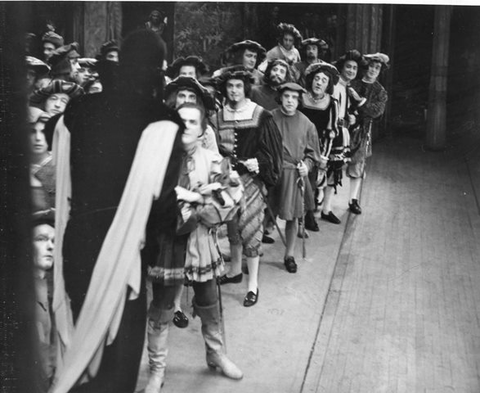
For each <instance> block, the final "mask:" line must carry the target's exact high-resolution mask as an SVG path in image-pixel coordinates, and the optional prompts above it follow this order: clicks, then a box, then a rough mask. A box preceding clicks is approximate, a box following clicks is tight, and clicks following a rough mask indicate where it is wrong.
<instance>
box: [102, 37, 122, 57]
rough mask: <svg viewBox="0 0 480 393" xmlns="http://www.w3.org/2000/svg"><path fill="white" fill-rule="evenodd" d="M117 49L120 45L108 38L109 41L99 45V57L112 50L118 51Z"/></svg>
mask: <svg viewBox="0 0 480 393" xmlns="http://www.w3.org/2000/svg"><path fill="white" fill-rule="evenodd" d="M119 50H120V47H119V45H118V42H117V41H115V40H110V41H107V42H104V43H103V44H102V46H101V47H100V57H105V56H106V55H107V53H109V52H113V51H119Z"/></svg>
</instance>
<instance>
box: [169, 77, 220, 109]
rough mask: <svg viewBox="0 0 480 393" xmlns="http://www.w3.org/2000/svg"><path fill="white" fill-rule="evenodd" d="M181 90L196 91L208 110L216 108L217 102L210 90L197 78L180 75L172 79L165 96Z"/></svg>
mask: <svg viewBox="0 0 480 393" xmlns="http://www.w3.org/2000/svg"><path fill="white" fill-rule="evenodd" d="M179 90H190V91H192V92H194V93H195V94H196V95H197V97H198V98H200V99H201V100H202V101H203V105H204V107H205V109H207V110H213V109H215V102H214V99H213V97H212V96H211V95H210V92H209V91H208V90H207V89H206V88H205V87H203V86H202V85H201V84H200V82H198V81H197V80H196V79H195V78H191V77H189V76H179V77H178V78H175V79H174V80H173V81H171V82H170V83H169V84H168V85H167V87H166V88H165V97H167V99H168V97H169V96H170V95H172V94H173V93H176V92H178V91H179Z"/></svg>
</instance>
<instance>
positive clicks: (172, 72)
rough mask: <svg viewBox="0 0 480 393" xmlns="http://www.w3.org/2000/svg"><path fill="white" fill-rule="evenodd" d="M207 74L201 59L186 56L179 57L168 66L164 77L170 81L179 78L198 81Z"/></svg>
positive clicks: (206, 68)
mask: <svg viewBox="0 0 480 393" xmlns="http://www.w3.org/2000/svg"><path fill="white" fill-rule="evenodd" d="M207 72H208V67H207V65H206V64H205V63H204V62H203V60H202V58H201V57H198V56H188V57H179V58H178V59H176V60H175V61H174V62H173V63H172V64H170V65H169V66H168V68H167V71H166V72H165V75H166V76H167V77H168V78H170V80H172V79H175V78H177V77H179V76H188V77H190V78H195V79H200V78H201V77H202V76H203V75H205V74H206V73H207Z"/></svg>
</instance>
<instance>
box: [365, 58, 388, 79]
mask: <svg viewBox="0 0 480 393" xmlns="http://www.w3.org/2000/svg"><path fill="white" fill-rule="evenodd" d="M372 63H379V64H380V65H381V66H382V68H381V69H380V75H382V74H383V73H384V71H385V70H388V68H389V67H388V66H387V65H386V64H385V63H383V62H381V61H379V60H376V59H370V60H368V59H367V65H366V66H365V67H363V68H362V72H363V73H366V72H367V71H368V67H370V64H372Z"/></svg>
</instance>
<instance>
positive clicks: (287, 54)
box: [260, 23, 302, 70]
mask: <svg viewBox="0 0 480 393" xmlns="http://www.w3.org/2000/svg"><path fill="white" fill-rule="evenodd" d="M277 30H278V44H277V46H274V47H273V48H272V49H270V50H269V51H268V52H267V61H269V62H270V61H272V60H275V59H282V60H285V61H286V62H287V63H288V64H289V65H293V64H295V63H298V62H299V61H301V60H302V59H301V57H300V52H299V51H298V49H297V48H296V47H295V44H299V43H300V41H301V40H302V35H301V34H300V32H299V31H298V30H297V28H296V27H295V26H294V25H291V24H289V23H280V24H279V25H278V26H277ZM260 69H261V70H263V69H262V68H260Z"/></svg>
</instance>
